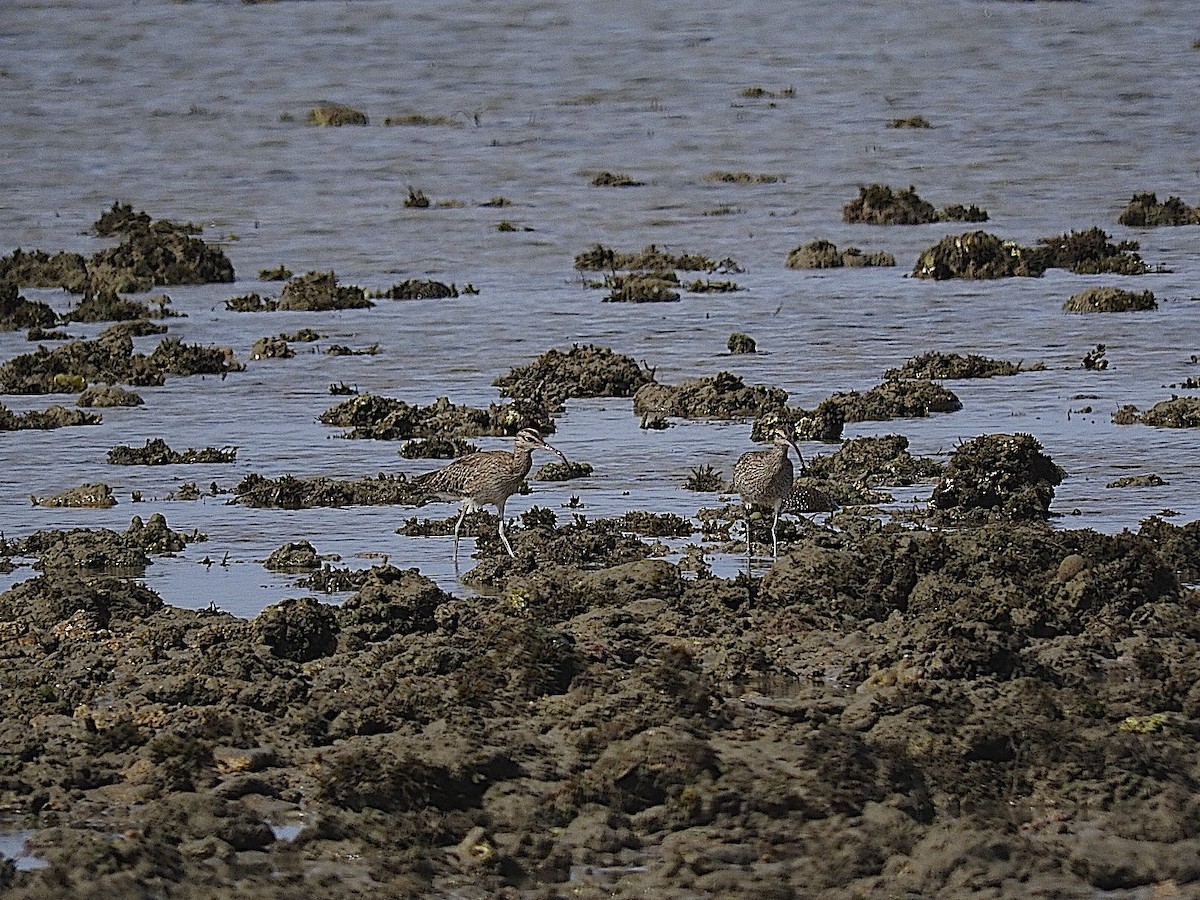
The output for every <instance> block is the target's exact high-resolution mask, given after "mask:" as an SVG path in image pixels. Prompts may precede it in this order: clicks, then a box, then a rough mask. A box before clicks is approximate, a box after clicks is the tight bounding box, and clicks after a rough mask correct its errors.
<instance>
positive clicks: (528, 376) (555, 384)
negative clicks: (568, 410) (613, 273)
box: [492, 344, 651, 409]
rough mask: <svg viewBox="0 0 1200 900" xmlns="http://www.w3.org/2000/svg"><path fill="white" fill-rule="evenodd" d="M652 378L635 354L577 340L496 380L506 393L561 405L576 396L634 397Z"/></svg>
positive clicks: (555, 406) (557, 407) (517, 397)
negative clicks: (616, 351) (629, 354)
mask: <svg viewBox="0 0 1200 900" xmlns="http://www.w3.org/2000/svg"><path fill="white" fill-rule="evenodd" d="M650 381H651V376H650V373H649V372H647V371H646V370H645V368H644V367H643V366H641V365H639V364H638V362H637V360H635V359H634V358H633V357H632V356H625V355H624V354H621V353H615V352H613V350H612V349H611V348H609V347H597V346H595V345H594V344H573V345H572V346H571V349H570V350H566V351H563V350H557V349H552V350H547V351H546V352H545V353H543V354H542V355H541V356H539V357H538V358H537V359H535V360H534V361H533V362H531V363H529V364H528V365H525V366H517V367H516V368H514V369H511V370H510V371H509V372H508V373H507V374H505V375H501V376H500V377H499V378H497V379H496V380H495V381H493V382H492V384H493V385H495V386H496V387H498V388H500V395H501V396H502V397H513V398H516V399H523V400H529V401H533V402H537V403H541V404H542V405H544V406H546V407H547V408H550V409H559V408H561V406H562V404H563V403H564V402H565V401H566V400H568V399H570V398H572V397H632V396H633V395H634V394H635V393H637V391H638V388H640V387H642V386H643V385H645V384H649V383H650Z"/></svg>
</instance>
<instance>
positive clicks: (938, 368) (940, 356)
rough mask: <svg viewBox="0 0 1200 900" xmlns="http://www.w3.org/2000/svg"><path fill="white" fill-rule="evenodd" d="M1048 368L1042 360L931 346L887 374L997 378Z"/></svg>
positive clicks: (891, 377) (889, 376) (903, 376)
mask: <svg viewBox="0 0 1200 900" xmlns="http://www.w3.org/2000/svg"><path fill="white" fill-rule="evenodd" d="M1045 368H1046V367H1045V366H1044V365H1042V364H1041V363H1033V364H1032V365H1030V366H1025V365H1024V363H1021V362H1018V363H1010V362H1004V361H1003V360H999V359H989V358H988V357H986V356H979V355H977V354H974V353H968V354H966V355H965V356H964V355H963V354H961V353H938V352H937V351H933V350H930V351H929V352H927V353H922V354H921V355H920V356H914V357H913V358H912V359H909V360H906V361H905V363H904V365H903V366H901V367H900V368H898V369H888V370H887V371H886V372H884V373H883V374H884V377H885V378H888V379H905V378H916V379H922V378H923V379H933V378H937V379H943V378H948V379H956V378H994V377H996V376H1000V375H1016V374H1018V373H1020V372H1023V371H1024V372H1036V371H1041V370H1043V369H1045Z"/></svg>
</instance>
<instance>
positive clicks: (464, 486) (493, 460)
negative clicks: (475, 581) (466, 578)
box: [413, 428, 567, 563]
mask: <svg viewBox="0 0 1200 900" xmlns="http://www.w3.org/2000/svg"><path fill="white" fill-rule="evenodd" d="M534 450H549V451H550V452H552V453H557V454H558V456H559V458H561V459H562V461H563V462H566V461H567V458H566V457H565V456H563V455H562V453H560V452H559V451H558V450H556V449H555V448H554V447H551V446H550V445H549V444H547V443H546V442H545V441H544V440H543V439H542V436H541V435H540V434H538V433H537V432H536V431H534V430H533V429H532V428H522V429H521V430H520V431H518V432H517V434H516V437H515V438H514V439H513V449H512V452H511V453H510V452H508V451H507V450H483V451H480V452H478V453H468V454H467V455H466V456H460V457H459V458H458V459H456V460H454V462H452V463H450V465H448V466H446V467H445V468H443V469H438V470H437V471H435V472H428V473H426V474H425V475H419V476H418V477H417V478H415V479H413V483H414V484H415V485H417V486H418V487H421V488H424V489H425V490H426V491H428V492H429V493H430V494H432V495H433V496H435V497H437V498H439V499H441V500H460V501H462V510H461V512H459V514H458V521H457V522H455V523H454V561H455V562H456V563H457V562H458V532H459V529H460V528H462V523H463V519H464V518H465V517H466V515H467V513H468V512H474V511H475V510H478V509H482V508H483V507H484V506H485V505H487V506H494V507H496V512H497V513H498V514H499V516H500V542H501V543H502V544H504V549H505V550H507V551H508V555H509V556H513V557H515V556H516V554H515V553H513V548H512V545H511V544H509V542H508V536H507V535H506V534H505V533H504V504H505V503H507V502H508V498H509V497H511V496H512V495H513V494H515V493H516V492H517V489H518V488H519V487H520V486H521V482H522V481H524V480H525V476H526V475H528V474H529V470H530V469H531V468H532V467H533V451H534Z"/></svg>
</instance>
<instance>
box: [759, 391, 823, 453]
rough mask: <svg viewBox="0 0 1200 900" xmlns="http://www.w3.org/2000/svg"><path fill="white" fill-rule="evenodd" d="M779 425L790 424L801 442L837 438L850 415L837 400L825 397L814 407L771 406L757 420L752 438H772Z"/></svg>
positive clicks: (760, 440)
mask: <svg viewBox="0 0 1200 900" xmlns="http://www.w3.org/2000/svg"><path fill="white" fill-rule="evenodd" d="M779 425H790V426H791V427H792V428H793V429H794V430H795V432H796V440H798V441H836V440H839V439H840V438H841V436H842V430H843V429H844V428H845V425H846V414H845V411H844V410H843V408H842V406H841V405H840V404H839V403H837V402H836V401H834V400H822V401H821V402H820V403H819V404H817V407H816V409H813V410H806V409H801V408H800V407H798V406H787V407H780V408H778V409H771V410H768V411H766V412H764V413H763V414H762V415H760V416H759V417H758V418H756V419H755V420H754V425H753V427H752V428H751V430H750V439H751V440H752V441H758V442H760V443H761V442H763V441H770V440H771V434H772V432H774V431H775V429H776V427H778V426H779Z"/></svg>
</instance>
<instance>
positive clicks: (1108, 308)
mask: <svg viewBox="0 0 1200 900" xmlns="http://www.w3.org/2000/svg"><path fill="white" fill-rule="evenodd" d="M1063 309H1064V310H1066V311H1067V312H1077V313H1090V312H1101V313H1117V312H1143V311H1145V310H1150V309H1158V302H1157V301H1156V300H1155V299H1154V294H1153V292H1151V291H1141V292H1140V293H1139V292H1137V291H1126V290H1123V289H1121V288H1115V287H1090V288H1087V289H1086V290H1082V291H1080V292H1079V293H1078V294H1074V295H1072V296H1071V298H1070V299H1069V300H1067V302H1066V303H1064V304H1063Z"/></svg>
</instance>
